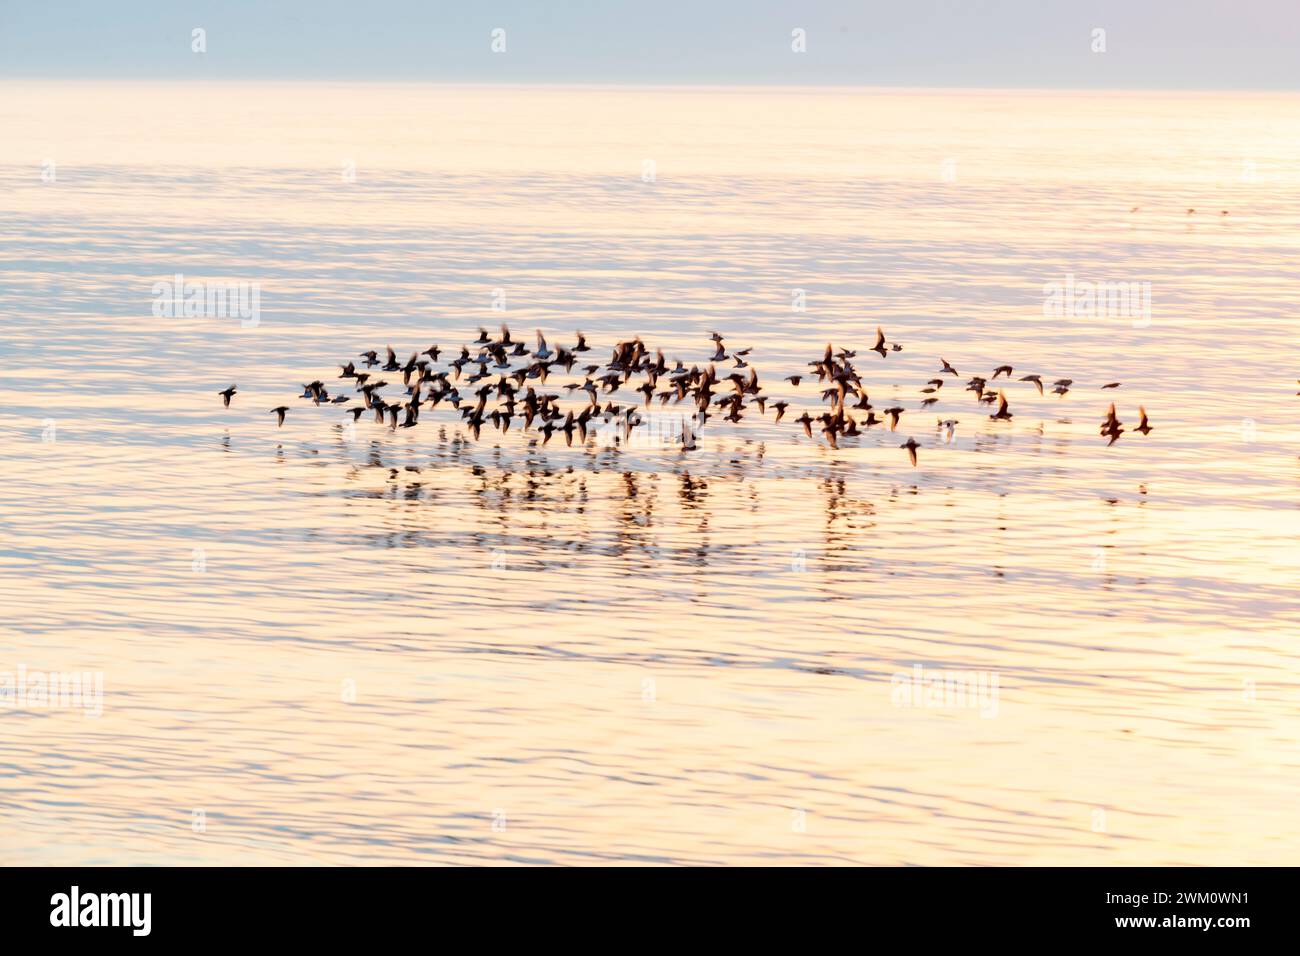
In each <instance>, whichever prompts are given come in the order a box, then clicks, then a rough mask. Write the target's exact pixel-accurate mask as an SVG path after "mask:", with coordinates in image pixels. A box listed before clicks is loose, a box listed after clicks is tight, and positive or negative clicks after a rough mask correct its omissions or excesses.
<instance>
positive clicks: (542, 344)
mask: <svg viewBox="0 0 1300 956" xmlns="http://www.w3.org/2000/svg"><path fill="white" fill-rule="evenodd" d="M554 356H555V353H554V352H552V351H551V350H550V349H548V348H547V347H546V339H545V338H543V337H542V330H541V329H538V330H537V348H536V349H534V350H533V358H535V359H537V361H539V362H545V361H546V360H547V359H550V358H553V357H554Z"/></svg>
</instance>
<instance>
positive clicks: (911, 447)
mask: <svg viewBox="0 0 1300 956" xmlns="http://www.w3.org/2000/svg"><path fill="white" fill-rule="evenodd" d="M898 447H899V448H906V449H907V457H908V458H910V459H912V467H913V468H915V467H916V450H917V449H918V448H920V447H921V445H920V443H919V442H918V441H917V440H916V439H915V438H909V439H908V440H907V441H905V442H903V444H901V445H899V446H898Z"/></svg>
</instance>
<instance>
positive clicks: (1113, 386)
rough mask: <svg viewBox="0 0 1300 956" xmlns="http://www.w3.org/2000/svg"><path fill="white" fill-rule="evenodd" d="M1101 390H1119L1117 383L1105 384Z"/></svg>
mask: <svg viewBox="0 0 1300 956" xmlns="http://www.w3.org/2000/svg"><path fill="white" fill-rule="evenodd" d="M1102 388H1119V382H1107V383H1106V384H1105V385H1103V386H1102Z"/></svg>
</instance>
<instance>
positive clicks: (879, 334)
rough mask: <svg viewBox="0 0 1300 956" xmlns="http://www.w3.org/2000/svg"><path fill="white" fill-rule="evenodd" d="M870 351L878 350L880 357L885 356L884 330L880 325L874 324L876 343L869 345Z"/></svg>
mask: <svg viewBox="0 0 1300 956" xmlns="http://www.w3.org/2000/svg"><path fill="white" fill-rule="evenodd" d="M871 351H873V352H879V353H880V357H881V358H884V357H885V352H886V351H887V350H886V348H885V332H884V330H883V329H882V328H881V327H880V326H876V344H875V345H873V346H871Z"/></svg>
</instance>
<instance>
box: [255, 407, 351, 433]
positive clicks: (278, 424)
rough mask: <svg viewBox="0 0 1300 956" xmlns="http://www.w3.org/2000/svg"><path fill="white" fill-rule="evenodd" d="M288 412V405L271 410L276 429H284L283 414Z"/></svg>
mask: <svg viewBox="0 0 1300 956" xmlns="http://www.w3.org/2000/svg"><path fill="white" fill-rule="evenodd" d="M288 410H289V406H288V405H281V406H279V407H278V408H273V409H271V413H272V414H273V415H275V417H276V427H277V428H282V427H284V414H285V412H287V411H288ZM357 411H359V412H360V411H365V409H361V408H359V409H357Z"/></svg>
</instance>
